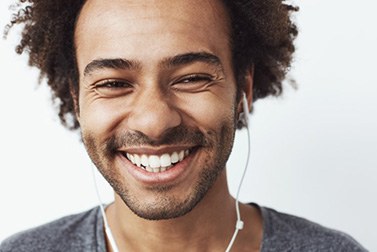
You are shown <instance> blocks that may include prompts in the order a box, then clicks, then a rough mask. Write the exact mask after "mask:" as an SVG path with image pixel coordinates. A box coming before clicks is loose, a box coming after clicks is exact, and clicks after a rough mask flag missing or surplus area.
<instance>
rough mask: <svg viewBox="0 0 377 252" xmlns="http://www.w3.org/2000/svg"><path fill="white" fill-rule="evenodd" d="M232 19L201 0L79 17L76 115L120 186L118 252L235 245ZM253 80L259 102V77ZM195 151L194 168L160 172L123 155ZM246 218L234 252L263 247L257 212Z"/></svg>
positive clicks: (111, 211) (129, 6) (127, 6)
mask: <svg viewBox="0 0 377 252" xmlns="http://www.w3.org/2000/svg"><path fill="white" fill-rule="evenodd" d="M172 10H174V11H172ZM228 23H229V21H228V19H227V14H226V11H225V9H224V7H223V6H222V4H221V3H220V2H214V1H203V0H194V1H183V0H176V1H167V0H162V1H161V0H159V1H150V0H149V1H147V0H145V1H144V0H137V1H136V0H135V1H126V0H115V1H111V5H110V4H109V3H108V1H105V0H89V1H87V3H86V4H85V5H84V8H83V9H82V11H81V13H80V16H79V19H78V22H77V26H76V30H75V46H76V57H77V63H78V70H79V79H80V88H79V96H78V97H77V99H76V105H77V115H78V118H79V122H80V127H81V131H82V135H83V140H84V144H85V146H86V148H87V150H88V153H89V155H90V157H91V158H92V160H93V162H94V163H95V164H96V166H97V167H98V169H99V170H100V171H101V172H102V174H103V175H104V177H105V178H106V179H107V180H108V181H109V183H110V184H111V185H112V186H113V188H114V190H115V201H114V203H113V204H112V205H110V206H109V207H108V208H107V209H106V215H107V217H108V219H109V223H110V227H111V229H112V232H113V235H114V237H115V240H116V241H117V244H118V247H119V249H120V251H224V250H225V248H226V247H227V245H228V243H229V241H230V239H231V236H232V234H233V232H234V225H235V220H236V213H235V207H234V204H235V202H234V199H233V198H232V197H231V195H230V194H229V191H228V188H227V181H226V172H225V163H226V161H227V159H228V157H229V154H230V151H231V148H232V144H233V139H234V132H235V122H236V118H237V115H238V113H239V112H241V104H239V103H238V102H237V101H236V91H237V88H236V83H235V78H234V75H233V69H232V65H231V62H232V61H231V50H230V44H229V33H230V31H229V28H228V26H229V25H228ZM187 55H191V56H192V55H194V57H191V58H190V57H187ZM182 56H183V57H182ZM177 57H178V58H179V59H180V61H179V62H180V63H177V61H174V59H177ZM188 58H190V59H189V60H188ZM192 58H194V60H192ZM104 59H112V60H113V59H122V60H123V61H122V64H120V65H121V67H120V65H119V64H115V65H116V67H114V64H112V65H111V66H110V64H104V63H103V60H104ZM182 59H183V60H182ZM124 60H127V61H126V62H125V61H124ZM98 62H101V64H98ZM112 63H114V62H112ZM245 80H246V84H247V85H246V88H245V90H244V91H245V92H246V94H247V97H248V101H249V103H251V97H252V94H251V86H252V71H251V70H250V71H249V72H248V74H247V75H246V76H245ZM249 105H250V104H249ZM114 139H115V141H112V140H114ZM121 139H122V140H124V141H120V140H121ZM114 142H115V143H114ZM187 148H190V149H192V152H191V154H190V155H189V156H188V157H187V158H186V159H185V160H186V162H185V160H184V161H182V162H181V164H180V165H177V166H176V168H175V167H173V168H172V169H171V170H170V171H169V172H166V175H161V174H162V173H161V174H160V175H157V176H153V175H150V174H146V173H145V172H137V170H138V169H139V168H137V167H135V166H134V165H132V163H130V162H129V161H128V160H127V159H126V158H124V156H123V155H122V153H124V152H128V153H140V154H142V153H146V154H158V155H161V154H163V153H165V152H171V151H174V150H181V149H187ZM135 171H136V172H135ZM206 175H209V176H206ZM206 177H210V179H208V178H206ZM198 190H201V191H202V193H198V192H197V191H198ZM200 194H201V195H200ZM135 213H136V214H135ZM174 214H176V215H174ZM241 216H242V219H243V220H244V222H245V228H244V229H243V230H242V231H241V232H240V233H239V235H238V237H237V239H236V243H235V244H234V247H233V251H252V250H255V251H259V247H260V244H261V239H262V223H261V217H260V213H259V211H258V210H257V209H256V208H253V207H251V206H248V205H241ZM149 219H158V221H151V220H149ZM250 248H252V250H251V249H250ZM109 249H110V248H109Z"/></svg>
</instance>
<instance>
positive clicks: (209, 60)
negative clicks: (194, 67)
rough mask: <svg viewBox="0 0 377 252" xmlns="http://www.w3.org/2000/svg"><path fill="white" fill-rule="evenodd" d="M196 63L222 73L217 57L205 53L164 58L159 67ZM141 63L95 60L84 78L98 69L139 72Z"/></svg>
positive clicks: (191, 53)
mask: <svg viewBox="0 0 377 252" xmlns="http://www.w3.org/2000/svg"><path fill="white" fill-rule="evenodd" d="M196 62H203V63H206V64H210V65H214V66H215V67H216V68H217V69H218V70H220V71H223V66H222V64H221V61H220V59H219V57H217V56H216V55H214V54H211V53H207V52H189V53H184V54H178V55H175V56H173V57H167V58H164V59H163V60H162V61H161V62H160V63H159V65H160V66H162V67H164V68H168V69H169V68H174V67H178V66H184V65H189V64H193V63H196ZM141 68H142V67H141V63H140V62H139V61H136V60H128V59H122V58H114V59H96V60H93V61H91V62H90V63H89V64H88V65H87V66H86V67H85V69H84V76H87V75H90V74H91V73H93V72H95V71H97V70H100V69H122V70H127V69H128V70H140V69H141Z"/></svg>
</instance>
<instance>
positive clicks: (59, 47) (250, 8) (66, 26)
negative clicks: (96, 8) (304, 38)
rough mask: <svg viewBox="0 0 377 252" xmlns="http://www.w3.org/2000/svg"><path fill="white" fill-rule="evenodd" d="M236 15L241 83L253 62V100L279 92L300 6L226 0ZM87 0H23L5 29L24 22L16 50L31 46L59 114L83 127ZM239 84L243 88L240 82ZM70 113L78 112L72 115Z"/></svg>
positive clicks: (34, 61) (31, 59) (233, 41)
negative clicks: (81, 20) (78, 46)
mask: <svg viewBox="0 0 377 252" xmlns="http://www.w3.org/2000/svg"><path fill="white" fill-rule="evenodd" d="M223 2H224V4H225V6H226V8H227V11H228V14H229V16H230V20H231V29H232V30H231V32H232V33H231V38H230V40H231V45H232V57H233V59H232V60H233V67H234V71H235V76H236V79H237V84H238V86H240V85H242V83H243V81H242V80H243V76H244V74H245V72H246V71H247V69H249V68H250V67H251V66H253V67H254V86H253V96H254V97H253V98H254V101H255V100H257V99H259V98H264V97H266V96H268V95H275V96H277V95H280V94H281V92H282V81H283V80H284V78H285V76H286V74H287V72H288V70H289V68H290V65H291V62H292V55H293V53H294V51H295V46H294V44H293V41H294V39H295V38H296V36H297V33H298V30H297V27H296V25H295V24H294V23H293V21H292V13H293V12H295V11H297V10H298V8H297V7H295V6H292V5H290V4H287V3H284V2H282V1H281V0H223ZM84 3H85V0H64V1H61V0H19V1H18V2H17V3H16V4H15V5H14V6H13V7H15V9H16V10H15V13H14V15H13V18H12V20H11V22H10V23H9V24H8V25H7V26H6V28H5V31H4V35H5V36H7V34H8V32H9V30H10V29H11V28H12V27H13V26H14V25H18V24H21V25H24V26H23V30H22V38H21V41H20V43H19V44H18V45H17V47H16V52H17V53H18V54H21V53H23V52H27V53H28V55H29V65H30V66H35V67H37V68H39V70H40V77H41V79H42V78H46V79H47V84H48V85H49V86H50V88H51V91H52V98H53V99H54V100H56V99H57V100H58V101H59V103H60V104H59V106H60V107H59V118H60V120H61V122H62V124H63V125H64V126H66V127H67V128H70V129H77V128H79V124H78V121H77V119H76V116H75V113H74V101H73V99H74V98H73V97H72V95H71V92H74V93H76V94H77V92H78V72H77V65H76V56H75V46H74V29H75V23H76V19H77V17H78V15H79V13H80V10H81V8H82V6H83V5H84ZM238 89H239V90H240V88H238ZM68 118H73V120H69V119H68Z"/></svg>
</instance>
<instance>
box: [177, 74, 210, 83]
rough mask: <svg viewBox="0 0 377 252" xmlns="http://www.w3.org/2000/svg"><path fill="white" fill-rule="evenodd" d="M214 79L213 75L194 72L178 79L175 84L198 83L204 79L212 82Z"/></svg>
mask: <svg viewBox="0 0 377 252" xmlns="http://www.w3.org/2000/svg"><path fill="white" fill-rule="evenodd" d="M212 80H213V77H212V76H209V75H204V74H192V75H188V76H185V77H183V78H181V79H179V80H177V81H175V82H174V84H179V83H185V84H186V83H187V84H188V83H192V82H193V83H197V82H202V81H205V82H210V81H212Z"/></svg>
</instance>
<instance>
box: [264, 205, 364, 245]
mask: <svg viewBox="0 0 377 252" xmlns="http://www.w3.org/2000/svg"><path fill="white" fill-rule="evenodd" d="M261 211H262V216H263V221H264V238H263V245H262V248H263V249H262V251H312V252H315V251H344V252H348V251H349V252H351V251H352V252H358V251H360V252H364V251H367V250H366V249H364V248H363V247H362V246H361V245H360V244H359V243H358V242H357V241H356V240H354V239H353V238H352V237H351V236H349V235H347V234H345V233H343V232H340V231H337V230H333V229H330V228H326V227H323V226H321V225H319V224H317V223H314V222H311V221H308V220H306V219H304V218H300V217H297V216H293V215H289V214H285V213H280V212H277V211H275V210H273V209H270V208H265V207H261Z"/></svg>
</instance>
